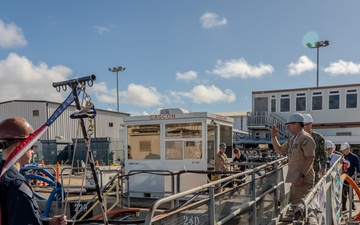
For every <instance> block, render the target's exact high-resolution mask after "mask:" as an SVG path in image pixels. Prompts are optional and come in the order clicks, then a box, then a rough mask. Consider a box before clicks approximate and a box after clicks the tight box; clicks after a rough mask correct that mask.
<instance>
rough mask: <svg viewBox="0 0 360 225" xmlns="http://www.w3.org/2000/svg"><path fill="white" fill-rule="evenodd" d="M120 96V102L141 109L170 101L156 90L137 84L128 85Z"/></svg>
mask: <svg viewBox="0 0 360 225" xmlns="http://www.w3.org/2000/svg"><path fill="white" fill-rule="evenodd" d="M121 96H122V102H124V103H127V104H130V105H138V106H143V107H151V106H155V105H163V104H164V103H168V102H169V101H170V100H169V98H168V97H167V96H164V95H161V94H160V93H159V92H157V90H156V88H154V87H144V86H142V85H137V84H129V85H128V90H127V91H125V92H123V93H121Z"/></svg>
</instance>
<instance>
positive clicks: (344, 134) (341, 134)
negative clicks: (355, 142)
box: [336, 132, 351, 136]
mask: <svg viewBox="0 0 360 225" xmlns="http://www.w3.org/2000/svg"><path fill="white" fill-rule="evenodd" d="M336 136H351V132H336Z"/></svg>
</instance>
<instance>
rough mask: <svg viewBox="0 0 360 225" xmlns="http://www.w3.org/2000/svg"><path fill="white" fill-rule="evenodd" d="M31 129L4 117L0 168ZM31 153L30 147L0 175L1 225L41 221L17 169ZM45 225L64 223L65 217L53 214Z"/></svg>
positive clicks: (18, 119) (22, 121)
mask: <svg viewBox="0 0 360 225" xmlns="http://www.w3.org/2000/svg"><path fill="white" fill-rule="evenodd" d="M33 132H34V129H33V127H32V126H31V125H30V124H29V123H28V122H27V121H26V120H25V119H24V118H21V117H13V118H9V119H5V120H3V121H2V122H1V123H0V148H1V149H2V153H3V155H2V160H1V162H0V171H2V169H3V167H4V164H5V162H6V160H7V159H8V158H9V156H10V155H11V153H12V152H13V151H14V150H15V149H16V147H18V146H19V145H20V144H21V142H22V141H23V140H24V139H26V138H27V137H28V136H29V135H30V134H31V133H33ZM33 154H34V150H33V149H32V147H31V148H30V149H28V151H27V152H26V153H25V154H24V155H23V156H21V157H20V158H19V160H18V161H16V162H15V164H14V165H13V166H12V167H11V168H10V169H8V170H7V171H6V172H5V173H4V174H3V176H2V177H1V180H0V193H1V195H0V207H1V224H14V225H15V224H16V225H17V224H33V225H37V224H42V220H41V212H40V210H39V206H38V204H37V202H36V201H35V199H34V194H33V190H32V188H31V186H30V184H29V183H28V181H27V180H26V179H25V177H24V176H23V175H22V174H20V172H19V171H20V168H21V167H23V166H24V165H25V164H29V163H30V161H31V159H32V155H33ZM49 224H50V225H56V224H67V221H66V216H65V215H58V216H54V217H52V218H51V219H50V221H49Z"/></svg>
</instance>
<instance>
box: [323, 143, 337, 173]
mask: <svg viewBox="0 0 360 225" xmlns="http://www.w3.org/2000/svg"><path fill="white" fill-rule="evenodd" d="M325 145H326V149H327V154H328V163H327V166H326V167H327V169H330V167H332V165H334V163H335V162H336V161H337V160H338V159H339V158H340V155H338V154H336V153H334V151H335V148H336V147H335V144H334V143H332V141H330V140H325Z"/></svg>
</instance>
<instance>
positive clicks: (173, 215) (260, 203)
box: [145, 158, 288, 225]
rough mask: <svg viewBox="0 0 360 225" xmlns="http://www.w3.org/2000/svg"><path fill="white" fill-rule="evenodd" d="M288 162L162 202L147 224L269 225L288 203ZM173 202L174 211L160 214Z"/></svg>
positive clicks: (277, 162) (268, 165)
mask: <svg viewBox="0 0 360 225" xmlns="http://www.w3.org/2000/svg"><path fill="white" fill-rule="evenodd" d="M286 162H287V159H286V158H282V159H279V160H275V161H272V162H269V163H265V164H262V165H259V166H257V167H255V168H253V169H249V170H247V171H244V172H241V173H236V174H233V175H229V176H228V177H226V178H223V179H221V180H217V181H213V182H211V183H208V184H204V185H202V186H199V187H196V188H193V189H190V190H187V191H184V192H180V193H176V194H174V195H171V196H168V197H165V198H162V199H159V200H157V201H155V202H154V203H153V205H152V206H151V207H150V209H149V211H148V213H147V215H146V218H145V224H146V225H150V224H156V225H157V224H173V225H177V224H193V225H200V224H210V225H214V224H218V225H220V224H227V225H231V224H251V225H255V224H256V225H258V224H267V223H268V222H270V221H271V220H272V219H273V218H274V217H277V216H278V215H279V210H278V204H279V203H280V205H284V204H285V203H287V200H288V199H287V197H286V196H288V194H287V193H286V190H285V185H284V177H283V175H284V172H283V169H284V168H286V167H287V163H286ZM217 186H219V187H217ZM221 190H222V191H221ZM171 202H176V204H175V206H174V207H172V208H170V209H168V210H166V211H164V210H162V211H161V210H160V209H161V208H162V207H161V206H162V205H165V204H169V203H171ZM180 203H181V204H180Z"/></svg>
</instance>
